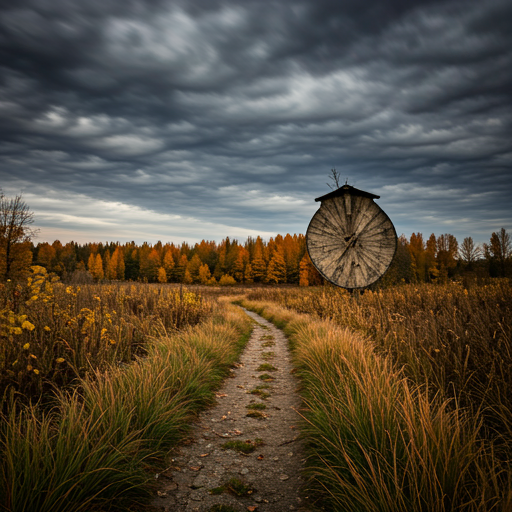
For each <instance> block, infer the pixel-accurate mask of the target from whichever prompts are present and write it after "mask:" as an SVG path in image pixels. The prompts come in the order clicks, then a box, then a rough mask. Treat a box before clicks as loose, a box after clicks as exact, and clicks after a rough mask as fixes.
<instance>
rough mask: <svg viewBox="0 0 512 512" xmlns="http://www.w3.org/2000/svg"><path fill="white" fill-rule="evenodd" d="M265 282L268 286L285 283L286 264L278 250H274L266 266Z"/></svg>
mask: <svg viewBox="0 0 512 512" xmlns="http://www.w3.org/2000/svg"><path fill="white" fill-rule="evenodd" d="M266 282H267V283H269V284H278V283H286V262H285V261H284V257H283V254H282V252H281V250H280V249H276V250H275V251H274V254H273V255H272V258H271V260H270V262H269V264H268V268H267V276H266Z"/></svg>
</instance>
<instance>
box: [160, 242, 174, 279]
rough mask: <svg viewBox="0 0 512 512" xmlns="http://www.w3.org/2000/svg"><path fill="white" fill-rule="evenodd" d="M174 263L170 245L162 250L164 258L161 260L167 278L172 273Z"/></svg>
mask: <svg viewBox="0 0 512 512" xmlns="http://www.w3.org/2000/svg"><path fill="white" fill-rule="evenodd" d="M175 265H176V263H175V262H174V256H173V251H172V249H171V247H167V248H166V249H165V252H164V260H163V267H164V270H165V274H166V275H167V278H169V277H170V276H171V275H172V271H173V270H174V267H175Z"/></svg>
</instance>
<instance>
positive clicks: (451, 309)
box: [248, 280, 512, 459]
mask: <svg viewBox="0 0 512 512" xmlns="http://www.w3.org/2000/svg"><path fill="white" fill-rule="evenodd" d="M248 297H249V298H253V299H265V300H272V301H274V302H276V303H277V304H280V305H282V306H284V307H287V308H289V309H291V310H293V311H297V312H300V313H308V314H312V315H314V316H315V317H317V318H322V319H330V320H332V321H333V322H335V323H336V324H338V325H340V326H343V327H348V328H350V329H351V330H353V331H355V332H359V333H361V334H363V335H365V336H367V337H369V338H371V339H372V341H373V343H374V346H375V350H376V352H377V353H379V354H382V355H384V356H389V357H390V358H391V360H392V361H393V363H394V366H395V368H397V369H399V370H400V371H401V372H402V374H403V375H404V376H406V377H408V378H409V379H410V380H411V381H412V382H413V383H415V384H418V385H422V386H424V387H428V389H429V390H430V392H431V395H435V394H438V395H440V396H441V397H442V398H444V399H453V400H454V402H453V403H457V405H458V407H464V408H466V409H467V410H468V411H470V413H471V414H478V415H479V416H480V417H481V418H482V419H483V429H482V430H481V432H480V435H481V436H484V437H485V438H489V439H493V440H495V441H497V444H496V449H497V450H498V451H499V452H503V453H502V457H503V458H504V459H509V458H512V287H511V285H510V282H509V281H508V280H496V281H495V282H494V283H493V284H489V285H485V286H474V287H472V288H470V289H466V288H464V287H463V286H462V285H461V284H458V283H450V284H446V285H426V284H425V285H405V286H399V287H394V288H389V289H386V290H380V291H374V292H371V291H367V292H365V293H364V294H363V295H358V294H357V293H355V294H354V295H353V296H351V295H350V294H348V292H346V291H344V290H341V289H337V288H333V287H324V288H322V289H316V290H313V291H309V290H304V289H299V288H294V289H288V290H283V289H281V290H264V291H254V292H252V293H250V294H249V295H248Z"/></svg>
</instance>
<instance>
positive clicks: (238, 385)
mask: <svg viewBox="0 0 512 512" xmlns="http://www.w3.org/2000/svg"><path fill="white" fill-rule="evenodd" d="M236 387H237V388H240V389H245V386H242V385H241V384H237V385H236Z"/></svg>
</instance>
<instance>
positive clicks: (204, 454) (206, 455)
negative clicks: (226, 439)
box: [199, 453, 210, 457]
mask: <svg viewBox="0 0 512 512" xmlns="http://www.w3.org/2000/svg"><path fill="white" fill-rule="evenodd" d="M208 455H210V454H209V453H201V455H199V457H208Z"/></svg>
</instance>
